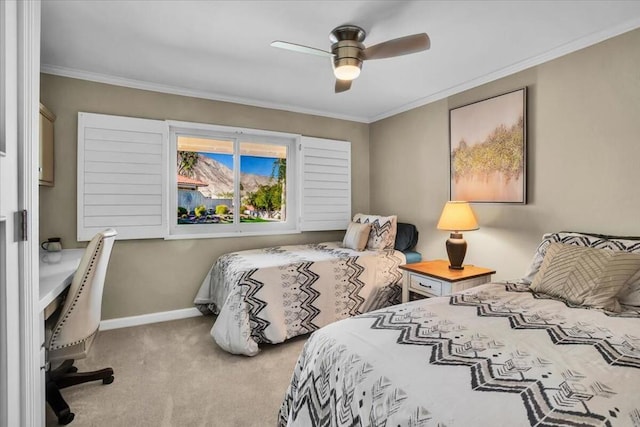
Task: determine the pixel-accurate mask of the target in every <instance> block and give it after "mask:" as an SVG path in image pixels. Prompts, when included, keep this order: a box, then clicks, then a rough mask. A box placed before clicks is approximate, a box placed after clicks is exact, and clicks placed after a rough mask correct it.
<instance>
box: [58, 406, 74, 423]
mask: <svg viewBox="0 0 640 427" xmlns="http://www.w3.org/2000/svg"><path fill="white" fill-rule="evenodd" d="M67 411H69V410H68V409H67ZM74 418H75V414H74V413H73V412H66V413H65V414H62V415H59V416H58V424H61V425H67V424H69V423H70V422H71V421H73V419H74Z"/></svg>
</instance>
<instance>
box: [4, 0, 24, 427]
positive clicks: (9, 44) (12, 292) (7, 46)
mask: <svg viewBox="0 0 640 427" xmlns="http://www.w3.org/2000/svg"><path fill="white" fill-rule="evenodd" d="M16 25H17V3H16V2H15V1H11V0H10V1H4V0H3V1H0V426H3V427H4V426H17V425H20V381H21V380H20V370H21V366H20V345H21V344H20V329H19V325H20V312H19V309H20V300H19V287H18V286H19V280H20V277H19V252H18V251H19V246H18V242H17V241H16V239H15V235H14V230H15V228H16V225H17V224H16V218H15V212H17V211H18V119H17V110H18V98H17V85H18V83H17V64H18V59H17V29H16Z"/></svg>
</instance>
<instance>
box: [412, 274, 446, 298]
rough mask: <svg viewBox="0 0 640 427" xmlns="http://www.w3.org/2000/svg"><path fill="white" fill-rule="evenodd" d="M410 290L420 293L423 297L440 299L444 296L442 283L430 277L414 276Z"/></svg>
mask: <svg viewBox="0 0 640 427" xmlns="http://www.w3.org/2000/svg"><path fill="white" fill-rule="evenodd" d="M409 290H412V291H417V292H420V293H421V294H423V295H431V296H434V297H439V296H440V295H442V282H440V281H438V280H435V279H431V278H429V277H425V276H420V275H417V274H412V275H411V282H410V283H409Z"/></svg>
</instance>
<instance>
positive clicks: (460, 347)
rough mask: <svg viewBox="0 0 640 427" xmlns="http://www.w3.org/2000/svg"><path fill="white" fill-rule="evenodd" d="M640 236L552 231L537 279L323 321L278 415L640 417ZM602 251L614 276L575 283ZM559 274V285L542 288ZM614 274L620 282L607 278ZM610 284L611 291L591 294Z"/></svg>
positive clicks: (416, 422)
mask: <svg viewBox="0 0 640 427" xmlns="http://www.w3.org/2000/svg"><path fill="white" fill-rule="evenodd" d="M621 242H623V243H621ZM639 243H640V242H638V241H634V240H630V239H627V240H623V239H614V238H609V236H597V235H587V234H582V233H553V234H549V235H545V237H544V239H543V242H542V243H541V244H540V246H539V247H538V250H537V251H536V255H535V256H534V260H533V262H532V267H531V268H530V271H529V273H528V274H527V278H528V279H531V280H523V281H521V283H492V284H487V285H482V286H478V287H476V288H472V289H469V290H466V291H463V292H460V293H457V294H453V295H451V296H449V297H439V298H429V299H424V300H419V301H413V302H409V303H406V304H401V305H397V306H390V307H386V308H383V309H380V310H376V311H373V312H369V313H364V314H361V315H359V316H356V317H353V318H350V319H346V320H343V321H340V322H337V323H333V324H331V325H328V326H326V327H324V328H322V329H320V330H319V331H316V332H314V333H313V334H312V335H311V337H310V338H309V340H308V341H307V342H306V344H305V347H304V349H303V351H302V353H301V355H300V357H299V360H298V362H297V364H296V367H295V370H294V373H293V377H292V379H291V384H290V386H289V388H288V390H287V392H286V396H285V399H284V401H283V403H282V406H281V408H280V413H279V425H280V426H352V425H367V426H443V425H446V426H453V425H459V426H469V425H487V426H489V425H490V426H520V425H532V426H548V425H576V426H577V425H580V426H618V425H620V426H623V425H624V426H640V398H639V397H638V384H640V311H639V308H640V254H638V253H634V252H640V244H639ZM603 247H604V248H609V249H612V248H613V247H615V248H616V249H615V250H608V249H602V248H603ZM599 248H600V249H599ZM578 252H579V254H578V255H575V253H578ZM587 252H588V254H587ZM592 252H593V253H596V252H597V257H600V256H603V257H605V258H606V257H609V258H606V259H607V260H609V261H606V262H602V263H600V261H598V263H600V264H602V265H604V267H602V266H601V272H602V271H604V274H601V275H600V276H606V277H604V278H602V277H600V276H598V274H596V273H594V275H595V276H598V279H597V280H596V279H594V280H595V281H596V282H597V283H596V285H594V287H591V288H590V290H589V291H588V292H582V291H581V292H575V293H573V294H572V292H569V290H568V289H570V288H574V285H575V284H576V283H578V284H582V285H584V284H585V283H587V282H588V283H591V282H590V281H591V280H592V278H590V277H586V276H585V272H586V271H587V270H589V268H586V267H584V262H586V261H585V260H584V258H585V257H592V256H594V255H593V253H592ZM600 252H602V253H605V255H602V254H601V253H600ZM612 253H613V255H611V254H612ZM571 257H573V258H571ZM597 257H596V258H597ZM569 259H573V261H568V260H569ZM597 259H600V258H597ZM610 259H612V260H610ZM569 264H571V265H570V266H568V265H569ZM613 264H615V265H616V267H615V268H616V269H615V274H611V272H612V271H614V267H611V265H613ZM621 265H622V267H620V266H621ZM563 269H564V270H568V271H569V272H568V273H564V274H560V273H559V271H563ZM595 269H596V270H597V268H595ZM622 270H624V271H625V272H624V273H620V271H622ZM576 274H577V276H576ZM578 276H580V278H579V279H578V278H577V277H578ZM614 276H615V277H617V278H615V277H614ZM623 276H624V277H623ZM527 278H525V279H527ZM552 280H559V282H560V283H562V285H561V286H560V287H556V288H553V289H550V288H545V286H547V285H548V283H549V282H551V281H552ZM615 280H618V281H620V282H623V283H622V285H620V286H619V288H618V289H608V288H610V287H611V286H613V282H614V281H615ZM583 287H587V288H588V287H589V286H586V285H585V286H583ZM605 290H606V292H607V293H608V294H609V295H610V296H611V295H613V299H614V300H615V301H613V300H611V298H610V299H609V300H607V302H603V301H604V300H603V299H599V300H598V301H600V302H594V301H596V299H594V298H596V294H604V292H605ZM542 291H544V292H542ZM554 291H557V292H560V293H564V294H563V295H562V296H561V295H558V294H554ZM576 295H578V296H577V297H576ZM600 303H602V304H605V306H606V305H607V304H611V305H610V306H608V307H609V308H611V309H612V310H609V309H607V310H605V309H602V308H600V307H598V306H597V304H600ZM616 304H617V306H616Z"/></svg>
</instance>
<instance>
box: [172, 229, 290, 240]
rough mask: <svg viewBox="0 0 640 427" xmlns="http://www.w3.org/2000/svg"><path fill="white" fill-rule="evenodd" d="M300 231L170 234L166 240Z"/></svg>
mask: <svg viewBox="0 0 640 427" xmlns="http://www.w3.org/2000/svg"><path fill="white" fill-rule="evenodd" d="M300 233H302V232H301V231H300V230H270V231H264V230H263V231H255V230H249V231H240V230H238V231H232V232H226V233H189V234H187V233H184V234H170V235H168V236H166V237H165V238H164V239H165V240H185V239H217V238H224V237H251V236H277V235H284V234H300Z"/></svg>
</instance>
